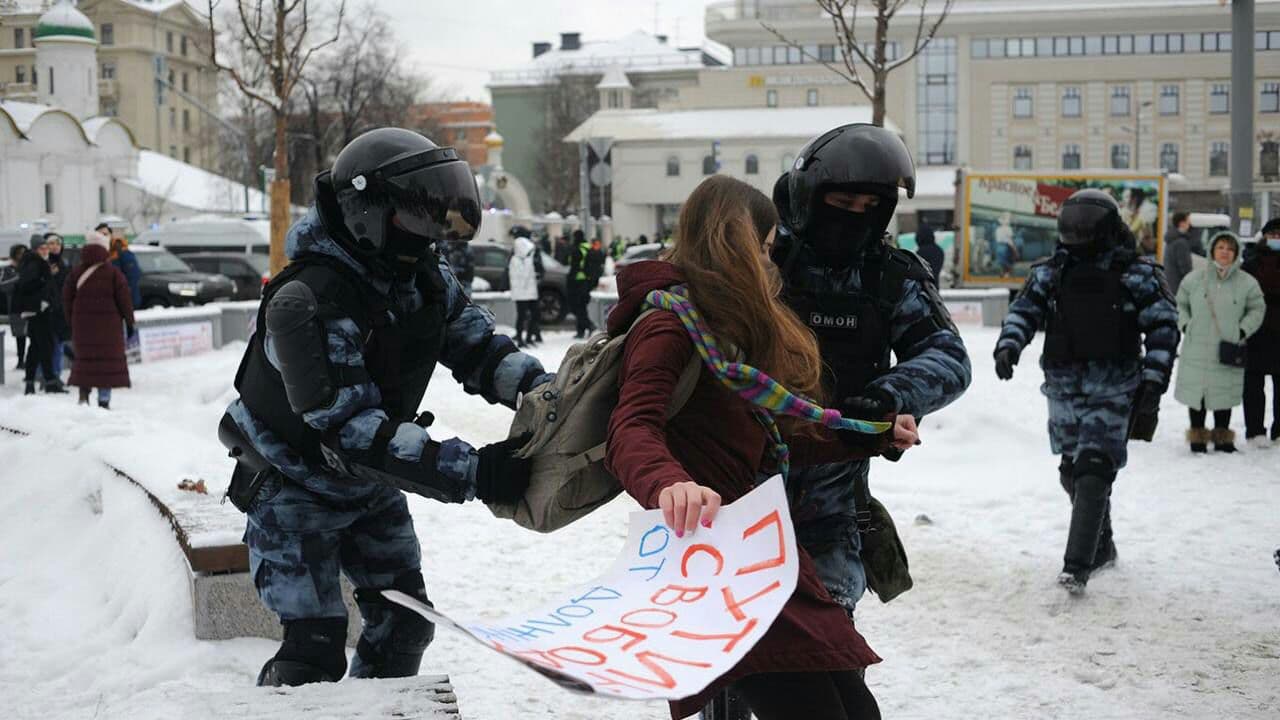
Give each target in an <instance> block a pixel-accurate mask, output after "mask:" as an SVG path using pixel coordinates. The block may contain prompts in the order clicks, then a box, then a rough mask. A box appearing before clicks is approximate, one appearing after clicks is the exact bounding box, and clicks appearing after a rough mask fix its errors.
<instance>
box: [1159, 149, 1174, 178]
mask: <svg viewBox="0 0 1280 720" xmlns="http://www.w3.org/2000/svg"><path fill="white" fill-rule="evenodd" d="M1160 169H1161V170H1168V171H1169V172H1171V173H1176V172H1178V146H1177V145H1175V144H1173V143H1165V144H1163V145H1161V146H1160Z"/></svg>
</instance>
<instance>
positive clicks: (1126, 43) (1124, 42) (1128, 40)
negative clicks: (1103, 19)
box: [1120, 35, 1133, 55]
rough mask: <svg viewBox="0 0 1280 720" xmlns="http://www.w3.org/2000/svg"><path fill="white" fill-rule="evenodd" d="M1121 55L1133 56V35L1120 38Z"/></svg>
mask: <svg viewBox="0 0 1280 720" xmlns="http://www.w3.org/2000/svg"><path fill="white" fill-rule="evenodd" d="M1120 54H1121V55H1132V54H1133V36H1132V35H1121V36H1120Z"/></svg>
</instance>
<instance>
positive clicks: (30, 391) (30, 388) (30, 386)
mask: <svg viewBox="0 0 1280 720" xmlns="http://www.w3.org/2000/svg"><path fill="white" fill-rule="evenodd" d="M22 394H23V395H35V394H36V384H35V382H34V381H31V380H28V381H27V388H26V390H24V391H23V393H22Z"/></svg>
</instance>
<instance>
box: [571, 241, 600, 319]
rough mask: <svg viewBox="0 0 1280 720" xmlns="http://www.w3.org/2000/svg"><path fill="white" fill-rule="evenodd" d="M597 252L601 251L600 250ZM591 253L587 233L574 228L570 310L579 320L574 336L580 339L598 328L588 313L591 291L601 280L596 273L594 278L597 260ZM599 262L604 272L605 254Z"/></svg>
mask: <svg viewBox="0 0 1280 720" xmlns="http://www.w3.org/2000/svg"><path fill="white" fill-rule="evenodd" d="M596 252H597V253H599V251H598V250H597V251H596ZM591 253H592V250H591V243H588V242H587V236H586V234H585V233H583V232H582V231H581V230H574V231H573V247H572V248H571V250H570V254H569V312H571V313H573V317H574V320H576V321H577V332H576V333H574V337H575V338H579V339H581V338H584V337H586V336H588V335H590V334H591V333H593V332H595V330H596V325H595V323H593V322H591V317H590V316H589V314H588V312H589V311H588V308H589V306H590V305H591V291H592V290H594V289H595V287H596V284H597V283H599V282H600V276H599V275H595V276H594V280H593V279H592V273H593V272H595V267H593V264H594V262H595V261H594V260H593V259H592V257H591ZM598 264H599V268H600V271H601V272H602V273H603V272H604V256H603V254H601V255H600V257H599V263H598Z"/></svg>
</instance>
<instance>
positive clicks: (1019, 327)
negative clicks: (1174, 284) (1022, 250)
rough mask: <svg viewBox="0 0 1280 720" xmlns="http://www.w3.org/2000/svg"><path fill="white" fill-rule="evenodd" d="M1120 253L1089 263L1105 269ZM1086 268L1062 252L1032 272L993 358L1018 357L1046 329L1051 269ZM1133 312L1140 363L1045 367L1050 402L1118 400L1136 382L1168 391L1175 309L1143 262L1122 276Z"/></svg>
mask: <svg viewBox="0 0 1280 720" xmlns="http://www.w3.org/2000/svg"><path fill="white" fill-rule="evenodd" d="M1118 252H1121V250H1119V249H1112V250H1108V251H1106V252H1103V253H1100V254H1099V255H1098V256H1097V257H1096V258H1093V259H1092V261H1091V262H1093V263H1096V265H1097V267H1099V268H1106V267H1110V266H1111V265H1112V263H1113V262H1114V261H1115V260H1116V254H1117V253H1118ZM1079 262H1085V261H1082V260H1080V259H1078V258H1076V257H1075V256H1074V255H1072V254H1071V253H1070V252H1068V251H1067V250H1066V249H1064V248H1059V249H1058V250H1057V252H1055V253H1054V255H1053V257H1052V258H1051V259H1050V261H1045V262H1042V263H1039V264H1037V265H1035V266H1033V267H1032V269H1031V274H1030V275H1028V276H1027V281H1026V283H1025V284H1024V285H1023V287H1022V292H1021V293H1019V294H1018V297H1017V299H1016V300H1014V301H1013V304H1012V305H1010V306H1009V315H1008V316H1007V317H1006V318H1005V320H1004V327H1003V328H1002V329H1001V331H1000V339H999V340H997V341H996V352H999V351H1000V350H1002V349H1005V348H1009V349H1012V350H1014V352H1016V353H1018V354H1021V352H1022V350H1023V348H1025V347H1026V346H1027V345H1028V344H1029V343H1030V342H1031V339H1032V338H1033V337H1034V336H1035V334H1036V331H1037V330H1039V329H1042V328H1043V327H1044V326H1045V322H1046V320H1047V318H1048V314H1049V312H1050V302H1051V300H1052V299H1053V298H1054V297H1056V295H1057V291H1058V288H1057V281H1058V271H1057V270H1056V268H1055V265H1059V264H1061V265H1062V266H1063V267H1069V266H1071V265H1073V264H1075V263H1079ZM1122 282H1123V284H1124V286H1125V288H1126V289H1127V290H1128V293H1129V297H1130V299H1131V301H1132V303H1133V304H1132V306H1131V307H1130V306H1126V309H1131V310H1132V311H1133V312H1135V313H1136V314H1137V321H1138V329H1139V330H1140V331H1141V332H1142V334H1143V348H1144V351H1145V352H1144V353H1143V357H1141V358H1140V359H1134V360H1105V361H1104V360H1090V361H1080V362H1074V363H1068V364H1053V365H1046V364H1045V363H1044V361H1043V359H1042V360H1041V363H1040V364H1041V367H1042V368H1044V373H1045V385H1044V387H1043V392H1044V393H1045V394H1046V395H1048V396H1050V397H1063V396H1066V395H1071V394H1079V393H1086V394H1120V393H1128V392H1132V391H1133V390H1135V389H1136V388H1137V387H1138V384H1139V383H1140V382H1144V381H1149V382H1153V383H1156V384H1158V385H1159V386H1160V387H1161V388H1167V387H1168V386H1169V377H1170V374H1171V372H1172V369H1173V359H1174V357H1175V355H1176V353H1177V349H1178V341H1179V339H1180V334H1179V332H1178V308H1177V305H1176V304H1175V303H1174V300H1173V297H1172V295H1170V293H1169V287H1168V285H1167V283H1166V282H1165V279H1164V270H1163V268H1161V267H1160V266H1159V265H1158V264H1156V263H1154V262H1152V261H1150V260H1147V259H1145V258H1139V257H1136V256H1135V257H1134V259H1133V261H1132V262H1130V263H1129V265H1128V267H1127V269H1126V270H1125V271H1124V274H1123V276H1122Z"/></svg>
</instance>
